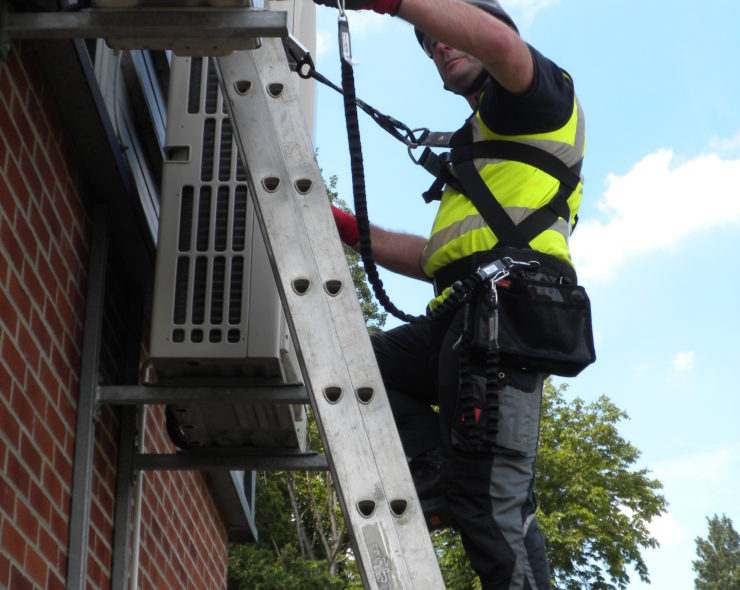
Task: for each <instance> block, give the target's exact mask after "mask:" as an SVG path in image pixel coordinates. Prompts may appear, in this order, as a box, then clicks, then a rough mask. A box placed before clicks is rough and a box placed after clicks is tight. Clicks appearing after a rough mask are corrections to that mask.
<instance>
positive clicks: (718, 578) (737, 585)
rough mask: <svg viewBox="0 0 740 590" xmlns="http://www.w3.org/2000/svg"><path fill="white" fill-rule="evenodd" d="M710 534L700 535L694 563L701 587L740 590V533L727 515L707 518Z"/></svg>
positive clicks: (698, 586) (713, 589)
mask: <svg viewBox="0 0 740 590" xmlns="http://www.w3.org/2000/svg"><path fill="white" fill-rule="evenodd" d="M707 524H708V525H709V534H708V535H707V538H706V539H702V538H700V537H697V539H696V555H697V557H698V559H696V560H695V561H693V562H692V566H693V568H694V571H695V572H696V580H694V586H695V587H696V588H697V590H740V536H738V533H737V532H736V531H735V529H734V528H733V526H732V521H731V520H730V519H729V518H727V516H725V515H724V514H723V515H722V516H721V517H718V516H717V515H716V514H715V515H714V516H713V517H712V518H707Z"/></svg>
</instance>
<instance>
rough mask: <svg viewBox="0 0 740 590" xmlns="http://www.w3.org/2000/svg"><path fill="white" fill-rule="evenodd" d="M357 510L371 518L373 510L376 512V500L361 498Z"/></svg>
mask: <svg viewBox="0 0 740 590" xmlns="http://www.w3.org/2000/svg"><path fill="white" fill-rule="evenodd" d="M357 510H359V512H360V514H362V516H364V517H365V518H370V517H371V516H372V515H373V512H375V502H373V501H372V500H360V501H359V502H358V503H357Z"/></svg>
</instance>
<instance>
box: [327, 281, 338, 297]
mask: <svg viewBox="0 0 740 590" xmlns="http://www.w3.org/2000/svg"><path fill="white" fill-rule="evenodd" d="M324 289H326V292H327V293H328V294H329V295H331V296H332V297H336V296H337V295H339V292H340V291H341V290H342V281H338V280H336V279H331V280H328V281H326V282H325V283H324Z"/></svg>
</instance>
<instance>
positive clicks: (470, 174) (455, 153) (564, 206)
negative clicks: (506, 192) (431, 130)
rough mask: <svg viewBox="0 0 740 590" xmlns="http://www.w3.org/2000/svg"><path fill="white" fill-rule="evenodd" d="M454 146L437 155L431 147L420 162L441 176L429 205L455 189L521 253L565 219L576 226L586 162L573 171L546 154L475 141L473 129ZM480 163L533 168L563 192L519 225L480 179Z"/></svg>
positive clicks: (513, 145)
mask: <svg viewBox="0 0 740 590" xmlns="http://www.w3.org/2000/svg"><path fill="white" fill-rule="evenodd" d="M453 143H457V144H458V145H455V146H454V147H453V148H452V150H451V151H450V152H449V153H448V154H447V153H446V154H442V155H437V154H435V153H433V152H432V151H431V150H430V149H429V148H428V147H427V148H426V149H425V150H424V153H423V154H422V156H421V157H420V158H419V160H418V164H419V165H421V166H422V167H424V169H425V170H427V171H428V172H430V173H432V174H433V175H434V176H436V179H435V181H434V182H433V183H432V185H431V186H430V188H429V189H428V190H427V191H426V192H425V193H424V195H423V197H424V200H425V201H426V202H427V203H429V202H431V201H432V200H438V199H440V198H441V196H442V190H443V189H444V186H445V185H446V184H447V185H450V186H452V188H454V189H455V190H457V191H458V192H461V193H464V194H465V195H466V196H467V197H468V198H469V199H470V200H471V201H472V202H473V204H474V205H475V207H476V209H478V211H479V212H480V214H481V215H482V216H483V218H484V219H485V220H486V223H488V225H489V226H490V227H491V229H492V230H493V232H494V233H495V234H496V237H497V238H498V239H499V241H501V242H502V243H503V244H506V245H508V246H514V247H519V248H527V247H528V244H529V242H530V241H531V240H532V239H534V238H535V237H536V236H537V235H539V234H540V233H542V232H543V231H544V230H546V229H547V228H549V227H550V226H551V225H552V224H553V223H555V222H556V221H557V219H558V218H559V217H560V218H563V219H565V220H566V221H567V222H568V223H569V222H570V207H569V206H568V198H569V197H570V195H571V194H573V192H574V191H575V190H576V188H577V187H578V184H579V183H580V180H581V179H580V166H581V164H580V162H579V163H578V164H577V165H576V166H574V167H572V168H571V167H568V166H567V165H566V164H565V163H564V162H563V161H562V160H560V159H559V158H557V157H555V156H553V155H552V154H550V153H548V152H546V151H545V150H543V149H540V148H537V147H534V146H531V145H527V144H522V143H518V142H514V141H506V140H488V141H480V142H473V141H472V130H471V129H470V128H469V127H466V128H463V129H462V130H460V131H459V132H458V133H456V134H455V136H454V137H453ZM477 158H486V159H502V160H510V161H517V162H521V163H523V164H528V165H530V166H533V167H535V168H538V169H539V170H542V171H543V172H545V173H546V174H548V175H550V176H552V177H553V178H555V179H556V180H558V182H559V183H560V187H559V190H558V192H557V193H556V194H555V195H554V196H553V197H552V199H550V201H549V202H548V203H547V204H545V205H544V206H542V207H540V208H539V209H538V210H537V211H535V212H534V213H533V214H531V215H529V216H528V217H527V218H526V219H524V220H523V221H522V222H521V223H519V224H518V225H515V224H514V223H513V221H511V218H510V217H509V216H508V215H507V214H506V212H505V211H504V210H503V208H502V207H501V205H500V203H499V202H498V200H497V199H496V198H495V196H494V195H493V194H492V193H491V191H490V189H489V188H488V186H487V185H486V184H485V183H484V182H483V179H482V178H481V177H480V174H479V172H478V170H477V169H476V168H475V165H474V163H473V160H475V159H477ZM450 163H452V164H453V165H454V169H455V172H456V175H455V174H453V172H452V171H451V169H450V165H449V164H450Z"/></svg>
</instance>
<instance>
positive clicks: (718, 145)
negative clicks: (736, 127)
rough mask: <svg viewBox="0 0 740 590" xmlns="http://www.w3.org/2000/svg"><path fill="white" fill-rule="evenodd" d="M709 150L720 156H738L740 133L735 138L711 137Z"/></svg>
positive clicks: (739, 151)
mask: <svg viewBox="0 0 740 590" xmlns="http://www.w3.org/2000/svg"><path fill="white" fill-rule="evenodd" d="M709 149H711V150H712V151H713V152H717V153H720V154H740V131H738V132H737V135H735V137H729V138H725V137H712V138H711V139H710V140H709Z"/></svg>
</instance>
